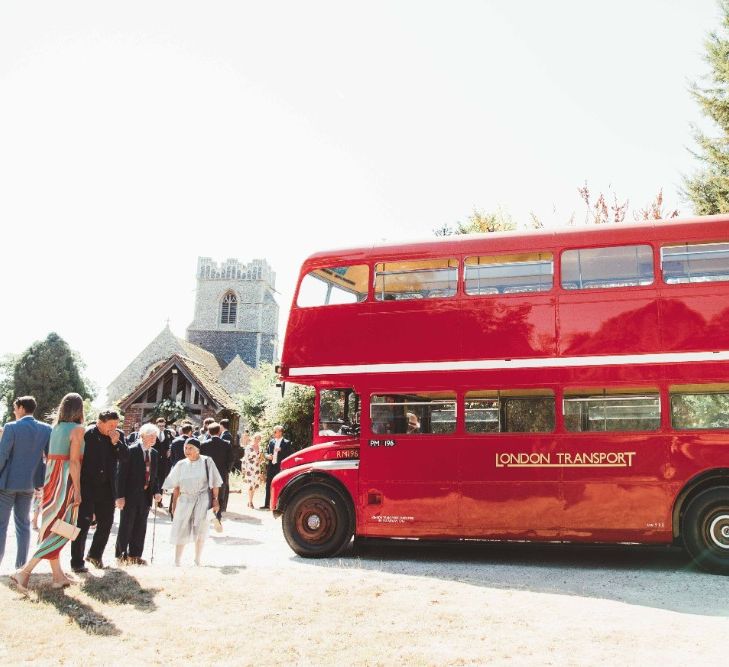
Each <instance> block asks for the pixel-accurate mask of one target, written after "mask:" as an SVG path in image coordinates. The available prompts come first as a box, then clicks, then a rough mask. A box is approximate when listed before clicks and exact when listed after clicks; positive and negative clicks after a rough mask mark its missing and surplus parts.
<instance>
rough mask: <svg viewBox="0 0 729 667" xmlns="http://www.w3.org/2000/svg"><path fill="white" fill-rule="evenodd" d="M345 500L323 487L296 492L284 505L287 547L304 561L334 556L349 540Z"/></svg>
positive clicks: (283, 522) (349, 530) (348, 512)
mask: <svg viewBox="0 0 729 667" xmlns="http://www.w3.org/2000/svg"><path fill="white" fill-rule="evenodd" d="M352 523H353V522H352V518H351V512H350V509H349V507H348V506H347V501H346V500H345V498H344V497H343V496H342V495H341V494H340V493H338V492H337V491H335V490H334V489H330V488H328V487H326V486H319V485H316V486H309V487H306V488H304V489H301V491H298V492H297V493H296V494H295V495H294V497H293V498H292V499H291V501H290V502H289V503H288V504H287V505H286V509H285V510H284V514H283V521H282V527H283V534H284V537H285V538H286V542H288V544H289V546H290V547H291V548H292V549H293V550H294V552H296V553H297V554H298V555H299V556H304V557H305V558H327V557H328V556H335V555H336V554H338V553H339V552H340V551H341V550H342V549H344V547H346V546H347V544H349V542H350V540H351V539H352V533H353V532H354V527H353V525H352Z"/></svg>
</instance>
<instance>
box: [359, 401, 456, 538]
mask: <svg viewBox="0 0 729 667" xmlns="http://www.w3.org/2000/svg"><path fill="white" fill-rule="evenodd" d="M368 407H369V415H368V418H367V419H366V420H365V419H364V418H363V420H362V422H363V434H362V439H361V446H360V469H359V474H360V506H361V507H362V508H363V509H362V515H361V517H362V521H363V526H362V528H363V534H365V535H369V536H373V537H374V536H381V537H386V536H390V537H433V538H437V537H447V536H457V535H459V534H460V526H459V514H458V512H459V509H458V504H459V503H458V500H459V492H458V464H457V456H456V453H455V443H454V442H453V435H452V434H453V433H454V432H455V428H456V396H455V393H453V392H408V393H405V392H399V393H385V392H382V393H377V394H374V395H371V396H370V398H369V406H368ZM363 417H364V415H363Z"/></svg>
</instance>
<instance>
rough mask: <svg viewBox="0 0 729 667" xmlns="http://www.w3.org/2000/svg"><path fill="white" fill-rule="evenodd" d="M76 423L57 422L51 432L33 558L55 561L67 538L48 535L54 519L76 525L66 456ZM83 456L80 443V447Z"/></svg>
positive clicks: (53, 534) (52, 534)
mask: <svg viewBox="0 0 729 667" xmlns="http://www.w3.org/2000/svg"><path fill="white" fill-rule="evenodd" d="M77 426H79V424H74V423H71V422H61V423H60V424H56V425H55V426H54V427H53V431H51V442H50V446H49V450H48V462H47V464H46V482H45V485H44V486H43V507H42V510H41V511H42V516H43V518H42V521H41V528H40V530H39V531H38V549H37V550H36V552H35V553H34V554H33V558H46V559H47V560H54V559H56V558H58V554H59V553H60V551H61V549H63V547H64V546H65V544H66V542H68V538H65V537H61V536H60V535H56V534H55V533H52V532H51V526H52V525H53V524H54V522H55V521H56V519H63V520H64V521H66V522H68V523H72V524H73V525H74V526H75V525H76V519H77V518H78V507H74V506H73V498H72V495H73V485H72V484H71V473H70V456H69V452H70V450H71V431H73V429H75V428H76V427H77ZM81 447H82V450H81V455H82V456H83V447H84V444H83V440H82V444H81Z"/></svg>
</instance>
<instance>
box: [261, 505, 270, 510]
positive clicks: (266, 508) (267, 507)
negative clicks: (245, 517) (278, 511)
mask: <svg viewBox="0 0 729 667" xmlns="http://www.w3.org/2000/svg"><path fill="white" fill-rule="evenodd" d="M258 509H259V510H268V509H271V508H270V507H269V506H268V505H261V506H260V507H259V508H258Z"/></svg>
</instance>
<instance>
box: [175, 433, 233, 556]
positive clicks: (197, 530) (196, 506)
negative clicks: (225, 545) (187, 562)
mask: <svg viewBox="0 0 729 667" xmlns="http://www.w3.org/2000/svg"><path fill="white" fill-rule="evenodd" d="M222 483H223V479H222V477H221V476H220V473H219V472H218V469H217V468H216V467H215V462H214V461H213V460H212V459H211V458H209V457H207V456H202V455H201V454H200V441H199V440H198V439H197V438H189V439H188V440H187V442H185V458H184V459H182V461H178V462H177V463H176V464H175V467H174V468H172V470H171V471H170V474H169V475H168V476H167V479H166V480H165V481H164V484H163V486H164V488H165V489H171V490H172V504H173V506H174V508H175V510H174V518H173V519H172V531H171V533H170V542H171V543H172V544H174V545H175V565H178V566H179V565H180V560H181V558H182V552H183V551H184V549H185V545H186V544H189V543H190V542H194V543H195V565H200V556H201V555H202V550H203V546H204V544H205V538H206V537H207V535H208V523H209V521H208V509H210V507H211V505H210V494H211V492H212V500H213V503H212V509H213V511H214V512H218V511H219V510H220V505H219V504H218V492H219V491H220V486H221V484H222Z"/></svg>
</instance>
